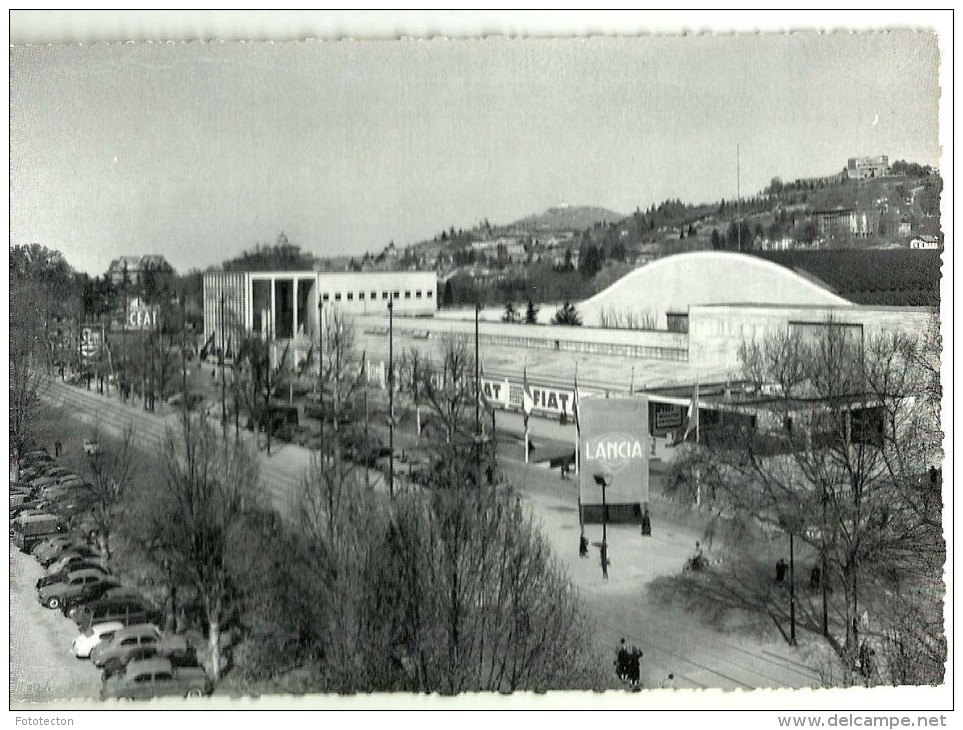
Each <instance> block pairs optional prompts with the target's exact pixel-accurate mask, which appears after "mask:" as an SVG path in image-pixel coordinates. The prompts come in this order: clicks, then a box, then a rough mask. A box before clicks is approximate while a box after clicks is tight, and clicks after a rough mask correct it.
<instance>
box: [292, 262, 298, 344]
mask: <svg viewBox="0 0 963 730" xmlns="http://www.w3.org/2000/svg"><path fill="white" fill-rule="evenodd" d="M292 281H293V282H294V283H293V284H292V285H291V290H292V297H293V298H292V300H291V304H292V307H291V309H292V310H293V312H292V313H291V316H292V318H293V320H294V327H293V329H292V330H291V339H294V338H296V337H297V336H298V277H297V276H295V277H293V278H292Z"/></svg>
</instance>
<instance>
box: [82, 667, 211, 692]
mask: <svg viewBox="0 0 963 730" xmlns="http://www.w3.org/2000/svg"><path fill="white" fill-rule="evenodd" d="M212 689H213V684H212V682H211V680H210V678H209V677H208V676H207V672H205V671H204V669H203V668H200V667H175V666H174V665H173V664H172V663H171V660H170V659H166V658H163V657H153V658H151V659H141V660H139V661H136V662H135V661H132V662H130V663H129V664H128V665H127V667H126V668H125V669H124V671H123V672H120V673H118V674H115V675H114V676H112V677H110V678H108V679H107V680H106V681H105V682H104V684H103V687H102V688H101V690H100V698H101V699H109V698H112V697H114V698H120V699H132V700H149V699H153V698H154V697H202V696H203V695H206V694H210V693H211V690H212Z"/></svg>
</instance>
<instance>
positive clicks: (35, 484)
mask: <svg viewBox="0 0 963 730" xmlns="http://www.w3.org/2000/svg"><path fill="white" fill-rule="evenodd" d="M58 479H59V477H56V476H42V477H37V478H36V479H31V480H30V486H31V487H32V488H33V489H43V488H44V487H49V486H50V485H51V484H56V483H57V480H58Z"/></svg>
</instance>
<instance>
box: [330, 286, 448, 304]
mask: <svg viewBox="0 0 963 730" xmlns="http://www.w3.org/2000/svg"><path fill="white" fill-rule="evenodd" d="M412 293H414V295H415V296H414V298H415V299H421V298H422V291H421V289H415V291H414V292H412V291H411V290H410V289H408V290H405V293H404V294H405V299H411V298H412V297H411V295H412ZM389 294H390V295H391V298H392V299H401V291H394V292H386V291H383V292H381V298H382V299H383V300H385V299H388V295H389ZM344 297H345V298H346V299H347V300H348V301H349V302H352V301H354V298H355V293H354V292H350V291H349V292H346V293H345V294H344ZM424 297H425V298H426V299H434V298H435V292H433V291H432V290H431V289H429V290H428V291H426V292H424ZM341 298H342V293H341V292H335V293H334V301H336V302H340V301H341ZM364 299H365V292H363V291H360V292H358V301H361V302H363V301H364ZM368 299H369V300H370V301H372V302H373V301H376V300H377V299H378V292H376V291H373V292H371V295H370V296H369V297H368ZM330 300H331V294H330V293H328V292H324V293H323V294H322V295H321V301H324V302H327V301H330Z"/></svg>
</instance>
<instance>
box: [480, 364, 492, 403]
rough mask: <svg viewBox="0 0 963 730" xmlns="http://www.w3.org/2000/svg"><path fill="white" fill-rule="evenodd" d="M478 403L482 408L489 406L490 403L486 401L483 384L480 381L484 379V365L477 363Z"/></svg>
mask: <svg viewBox="0 0 963 730" xmlns="http://www.w3.org/2000/svg"><path fill="white" fill-rule="evenodd" d="M478 373H479V375H478V380H479V383H478V403H479V404H480V405H481V407H482V408H490V407H491V404H490V403H489V402H488V398H487V397H486V395H485V384H484V383H483V382H481V381H483V380H484V379H485V365H484V364H483V363H479V365H478Z"/></svg>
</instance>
